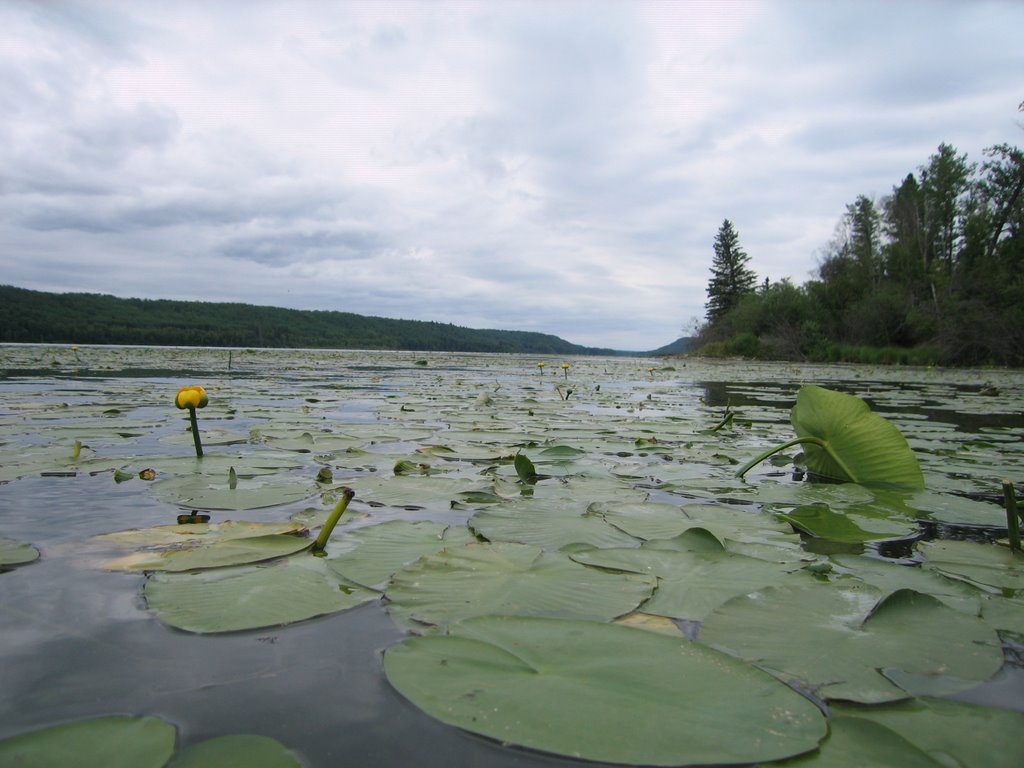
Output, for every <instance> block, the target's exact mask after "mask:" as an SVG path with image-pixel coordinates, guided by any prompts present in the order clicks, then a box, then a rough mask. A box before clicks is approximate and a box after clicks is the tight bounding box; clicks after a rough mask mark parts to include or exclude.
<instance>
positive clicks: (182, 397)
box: [174, 385, 210, 409]
mask: <svg viewBox="0 0 1024 768" xmlns="http://www.w3.org/2000/svg"><path fill="white" fill-rule="evenodd" d="M208 402H210V398H209V397H207V396H206V390H205V389H203V388H202V387H200V386H198V385H192V386H188V387H182V388H181V389H179V390H178V394H177V395H176V396H175V398H174V405H175V406H177V407H178V408H182V409H185V408H205V407H206V404H207V403H208Z"/></svg>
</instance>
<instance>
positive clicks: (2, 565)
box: [0, 536, 39, 571]
mask: <svg viewBox="0 0 1024 768" xmlns="http://www.w3.org/2000/svg"><path fill="white" fill-rule="evenodd" d="M38 558H39V550H38V549H36V548H35V547H33V546H32V545H31V544H22V543H21V542H18V541H15V540H14V539H6V538H4V537H2V536H0V571H2V570H5V569H6V567H7V566H9V565H24V564H25V563H31V562H32V561H34V560H37V559H38Z"/></svg>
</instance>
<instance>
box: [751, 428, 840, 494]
mask: <svg viewBox="0 0 1024 768" xmlns="http://www.w3.org/2000/svg"><path fill="white" fill-rule="evenodd" d="M804 443H811V444H813V445H816V446H818V447H819V448H821V449H822V450H823V451H825V453H827V454H828V455H829V456H830V457H831V459H832V461H834V462H835V463H836V464H837V465H838V466H839V469H841V470H842V471H843V474H845V475H846V477H847V479H848V480H849V481H850V482H854V483H856V482H857V478H856V476H854V474H853V472H851V471H850V469H849V467H847V466H846V464H845V463H844V462H843V460H842V459H840V458H839V457H838V456H836V454H835V452H834V451H833V450H832V449H831V448H830V447H829V444H828V443H826V442H825V441H824V440H822V439H821V438H820V437H815V436H814V435H808V436H806V437H794V438H793V439H792V440H788V441H786V442H785V443H783V444H782V445H777V446H775V447H774V448H771V449H769V450H767V451H765V452H764V453H762V454H760V455H759V456H756V457H754V458H753V459H751V460H750V461H748V462H747V463H746V464H744V465H743V466H742V467H740V469H739V470H738V471H737V472H736V477H739V478H741V479H742V477H743V476H744V475H745V474H747V472H749V471H750V470H751V469H753V468H754V467H756V466H757V465H758V464H760V463H761V462H762V461H764V460H765V459H767V458H768V457H769V456H774V455H775V454H776V453H778V452H779V451H784V450H786V449H787V448H792V447H793V446H794V445H803V444H804Z"/></svg>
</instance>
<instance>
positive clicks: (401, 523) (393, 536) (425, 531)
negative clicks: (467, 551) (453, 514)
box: [327, 520, 475, 591]
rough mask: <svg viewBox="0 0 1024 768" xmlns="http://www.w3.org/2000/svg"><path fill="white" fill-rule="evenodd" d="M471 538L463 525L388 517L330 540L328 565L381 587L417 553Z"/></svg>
mask: <svg viewBox="0 0 1024 768" xmlns="http://www.w3.org/2000/svg"><path fill="white" fill-rule="evenodd" d="M474 540H475V539H474V537H473V536H472V534H471V533H470V532H469V531H468V530H467V529H466V528H465V527H460V528H457V529H452V528H449V526H447V525H445V524H443V523H431V522H427V521H419V522H410V521H408V520H391V521H388V522H386V523H380V524H378V525H369V526H366V527H365V528H357V529H356V530H353V531H347V532H346V533H345V535H344V536H339V537H337V538H336V539H335V540H333V541H331V543H330V546H329V548H328V559H327V567H328V568H331V569H332V570H334V571H335V572H337V573H338V574H340V575H341V576H342V577H344V578H345V579H348V580H349V581H351V582H353V583H355V584H361V585H363V586H365V587H366V588H368V589H375V590H380V591H383V589H384V586H385V584H387V581H388V579H389V578H391V576H392V574H394V573H395V571H398V570H399V569H401V568H402V567H404V566H405V565H407V564H409V563H411V562H413V561H414V560H416V559H418V558H419V557H422V556H423V555H430V554H434V553H436V552H439V551H440V550H441V549H443V548H444V547H448V546H458V545H460V544H468V543H470V542H471V541H474Z"/></svg>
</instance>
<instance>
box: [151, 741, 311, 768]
mask: <svg viewBox="0 0 1024 768" xmlns="http://www.w3.org/2000/svg"><path fill="white" fill-rule="evenodd" d="M224 766H245V768H302V763H301V762H299V760H298V758H296V757H295V755H294V754H292V752H290V751H289V750H288V749H287V748H286V747H285V746H284V745H283V744H281V742H279V741H277V740H275V739H271V738H270V737H269V736H255V735H251V734H237V735H232V736H219V737H217V738H214V739H207V740H206V741H201V742H199V743H198V744H196V745H194V746H191V747H189V748H188V749H186V750H184V751H182V752H181V753H180V754H179V755H177V756H176V757H175V758H174V761H173V762H172V763H171V764H170V765H169V766H168V768H223V767H224Z"/></svg>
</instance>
